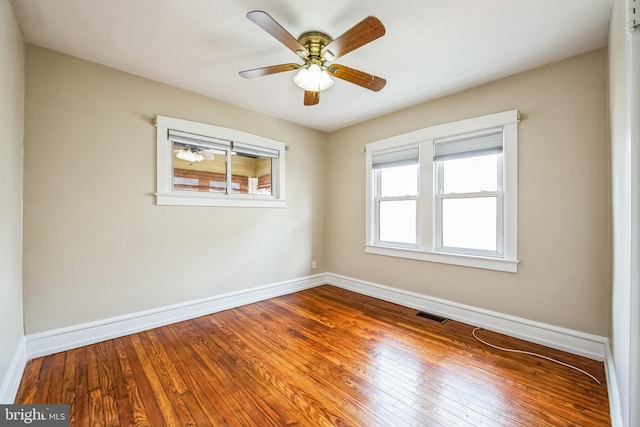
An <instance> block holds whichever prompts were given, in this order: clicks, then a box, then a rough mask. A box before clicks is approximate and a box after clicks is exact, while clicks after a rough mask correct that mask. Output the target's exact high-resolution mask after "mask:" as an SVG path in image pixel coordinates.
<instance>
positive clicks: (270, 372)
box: [16, 285, 610, 427]
mask: <svg viewBox="0 0 640 427" xmlns="http://www.w3.org/2000/svg"><path fill="white" fill-rule="evenodd" d="M473 329H474V328H473V327H472V326H469V325H465V324H462V323H458V322H455V321H451V320H450V321H447V322H446V323H444V324H439V323H437V322H434V321H432V320H429V319H425V318H422V317H419V316H416V311H415V310H412V309H408V308H405V307H401V306H398V305H395V304H390V303H386V302H383V301H380V300H377V299H374V298H369V297H366V296H362V295H359V294H356V293H352V292H349V291H345V290H342V289H339V288H335V287H332V286H328V285H327V286H320V287H317V288H313V289H310V290H306V291H302V292H298V293H295V294H291V295H286V296H282V297H278V298H273V299H270V300H267V301H262V302H259V303H255V304H251V305H247V306H243V307H239V308H236V309H232V310H227V311H223V312H220V313H215V314H212V315H209V316H203V317H200V318H197V319H194V320H190V321H186V322H181V323H176V324H173V325H169V326H165V327H162V328H158V329H153V330H150V331H146V332H141V333H138V334H134V335H129V336H126V337H122V338H117V339H113V340H109V341H105V342H101V343H98V344H94V345H89V346H86V347H82V348H78V349H74V350H70V351H66V352H62V353H57V354H54V355H51V356H47V357H43V358H38V359H34V360H32V361H30V362H29V363H28V365H27V368H26V370H25V373H24V377H23V379H22V383H21V385H20V389H19V391H18V396H17V399H16V403H68V404H70V409H71V411H70V414H71V425H73V426H133V425H136V426H154V427H155V426H169V427H173V426H196V425H197V426H260V427H264V426H289V425H298V426H367V427H369V426H394V427H397V426H510V427H511V426H535V427H544V426H554V427H557V426H581V427H589V426H608V425H610V421H609V404H608V398H607V388H606V384H605V376H604V367H603V364H602V363H599V362H595V361H592V360H589V359H585V358H581V357H578V356H573V355H569V354H566V353H563V352H560V351H556V350H553V349H549V348H546V347H542V346H538V345H535V344H531V343H527V342H524V341H520V340H516V339H512V338H508V337H505V336H502V335H499V334H495V333H492V332H489V331H484V330H482V331H478V336H479V337H481V338H482V339H484V340H486V341H488V342H490V343H492V344H496V345H499V346H503V347H511V348H517V349H521V350H526V351H533V352H538V353H541V354H544V355H546V356H548V357H553V358H557V359H560V360H562V361H564V362H567V363H571V364H573V365H576V366H578V367H579V368H581V369H583V370H585V371H587V372H589V373H591V374H593V375H594V376H596V377H597V378H598V379H599V380H600V382H601V383H602V384H601V385H598V384H597V383H596V382H595V381H593V380H592V379H591V378H589V377H587V376H585V375H583V374H581V373H579V372H577V371H574V370H572V369H568V368H566V367H563V366H560V365H557V364H555V363H552V362H548V361H546V360H543V359H539V358H532V357H531V356H526V355H522V354H514V353H507V352H502V351H499V350H494V349H492V348H490V347H487V346H485V345H484V344H481V343H480V342H478V341H476V340H475V339H474V338H473V337H472V335H471V332H472V330H473Z"/></svg>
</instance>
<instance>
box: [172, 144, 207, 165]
mask: <svg viewBox="0 0 640 427" xmlns="http://www.w3.org/2000/svg"><path fill="white" fill-rule="evenodd" d="M176 157H177V158H178V159H180V160H184V161H185V162H189V163H194V162H201V161H203V160H204V156H203V155H202V154H200V153H196V152H195V151H192V150H191V149H189V148H185V149H182V150H178V152H177V153H176Z"/></svg>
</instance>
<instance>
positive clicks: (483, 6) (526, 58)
mask: <svg viewBox="0 0 640 427" xmlns="http://www.w3.org/2000/svg"><path fill="white" fill-rule="evenodd" d="M14 3H15V9H16V13H17V15H18V20H19V22H20V25H21V27H22V30H23V32H24V35H25V39H26V41H27V42H29V43H32V44H35V45H38V46H43V47H46V48H50V49H53V50H57V51H60V52H64V53H67V54H69V55H73V56H76V57H79V58H83V59H86V60H89V61H93V62H97V63H99V64H103V65H107V66H109V67H113V68H116V69H119V70H123V71H127V72H129V73H132V74H136V75H139V76H143V77H147V78H150V79H153V80H157V81H160V82H164V83H168V84H170V85H173V86H177V87H180V88H184V89H187V90H190V91H193V92H197V93H201V94H204V95H208V96H211V97H213V98H217V99H220V100H224V101H227V102H229V103H232V104H236V105H239V106H242V107H245V108H248V109H251V110H254V111H258V112H261V113H264V114H268V115H271V116H275V117H279V118H282V119H286V120H289V121H292V122H295V123H299V124H302V125H305V126H308V127H311V128H315V129H319V130H323V131H327V132H329V131H333V130H336V129H340V128H342V127H345V126H348V125H351V124H355V123H358V122H361V121H364V120H367V119H370V118H373V117H377V116H380V115H383V114H386V113H389V112H392V111H396V110H399V109H402V108H405V107H408V106H411V105H416V104H419V103H421V102H424V101H427V100H429V99H433V98H436V97H439V96H442V95H445V94H449V93H453V92H456V91H459V90H462V89H465V88H468V87H472V86H475V85H478V84H482V83H485V82H489V81H492V80H495V79H498V78H501V77H505V76H508V75H511V74H515V73H518V72H521V71H524V70H527V69H531V68H534V67H538V66H540V65H544V64H547V63H551V62H554V61H558V60H560V59H564V58H568V57H570V56H573V55H576V54H579V53H582V52H587V51H589V50H593V49H596V48H599V47H603V46H605V45H606V43H607V31H608V19H609V9H610V0H534V1H531V0H529V1H525V0H482V1H471V0H398V1H393V2H392V1H384V2H383V1H376V2H374V1H371V0H324V1H308V0H297V1H293V0H285V1H283V0H278V1H276V0H14ZM251 10H264V11H266V12H267V13H269V14H270V15H271V16H272V17H273V18H274V19H275V20H276V21H278V22H279V23H280V24H281V25H282V26H283V27H284V28H285V29H286V30H287V31H289V33H291V34H292V35H293V36H294V37H298V36H299V35H300V34H301V33H303V32H305V31H310V30H318V31H322V32H325V33H327V34H329V35H330V36H332V37H333V38H336V37H338V36H339V35H341V34H342V33H344V32H345V31H346V30H348V29H349V28H351V27H352V26H353V25H355V24H356V23H357V22H359V21H361V20H362V19H363V18H365V17H366V16H368V15H373V16H376V17H378V18H379V19H380V20H381V21H382V22H383V24H384V25H385V27H386V34H385V35H384V36H383V37H382V38H380V39H377V40H375V41H373V42H371V43H369V44H367V45H365V46H363V47H361V48H360V49H357V50H355V51H353V52H351V53H349V54H347V55H345V56H343V57H341V58H339V59H338V61H337V62H338V63H340V64H344V65H346V66H348V67H351V68H356V69H359V70H362V71H366V72H368V73H371V74H375V75H378V76H381V77H384V78H386V79H387V85H386V87H385V88H384V89H382V91H380V92H371V91H368V90H366V89H363V88H361V87H359V86H356V85H353V84H350V83H347V82H345V81H342V80H338V79H334V80H335V84H334V85H333V87H331V88H330V89H328V90H326V91H324V92H322V93H321V96H320V104H319V105H315V106H311V107H305V106H303V105H302V100H303V91H302V90H301V89H299V88H298V87H297V86H295V85H294V83H293V81H292V79H293V76H294V75H295V72H289V73H280V74H274V75H270V76H266V77H261V78H257V79H253V80H247V79H244V78H242V77H240V76H239V75H238V71H241V70H245V69H252V68H258V67H262V66H267V65H276V64H281V63H289V62H298V63H300V62H301V61H299V60H298V58H297V56H296V55H295V54H293V53H292V52H291V51H290V50H288V49H287V48H286V47H284V46H283V45H281V44H280V43H279V42H278V41H276V39H274V38H273V37H271V36H270V35H269V34H267V33H266V32H264V31H263V30H262V29H261V28H260V27H258V26H257V25H255V24H254V23H253V22H251V21H249V20H248V19H247V18H246V14H247V12H249V11H251Z"/></svg>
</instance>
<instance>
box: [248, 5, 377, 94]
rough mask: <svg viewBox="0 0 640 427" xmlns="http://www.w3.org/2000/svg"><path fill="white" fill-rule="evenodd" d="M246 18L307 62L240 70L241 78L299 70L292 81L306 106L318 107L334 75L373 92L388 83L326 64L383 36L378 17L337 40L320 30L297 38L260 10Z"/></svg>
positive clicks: (372, 76)
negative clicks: (321, 95) (299, 90)
mask: <svg viewBox="0 0 640 427" xmlns="http://www.w3.org/2000/svg"><path fill="white" fill-rule="evenodd" d="M247 18H249V20H251V21H252V22H254V23H255V24H256V25H258V26H259V27H260V28H262V29H263V30H264V31H266V32H267V33H269V34H270V35H272V36H273V37H274V38H275V39H276V40H278V41H279V42H280V43H282V44H284V45H285V46H286V47H287V48H289V50H291V51H292V52H293V53H295V54H296V55H298V56H299V57H300V58H301V59H302V60H303V61H304V63H303V64H293V63H292V64H281V65H272V66H269V67H262V68H255V69H252V70H245V71H240V76H242V77H244V78H247V79H252V78H255V77H262V76H267V75H269V74H275V73H281V72H286V71H293V70H299V71H298V73H297V74H296V76H295V77H294V78H293V81H294V83H295V84H296V85H297V86H299V87H300V88H302V89H303V90H304V91H305V93H304V105H316V104H318V102H320V91H321V90H325V89H328V88H330V87H331V86H332V85H333V80H332V79H331V76H333V77H336V78H339V79H342V80H345V81H348V82H350V83H353V84H356V85H358V86H361V87H364V88H365V89H369V90H372V91H374V92H377V91H379V90H381V89H382V88H383V87H384V86H385V84H386V83H387V81H386V80H385V79H383V78H381V77H377V76H374V75H373V74H369V73H365V72H363V71H359V70H356V69H353V68H349V67H346V66H344V65H340V64H327V62H330V61H333V60H334V59H337V58H339V57H341V56H344V55H346V54H347V53H349V52H351V51H353V50H355V49H357V48H359V47H362V46H364V45H365V44H367V43H369V42H371V41H373V40H375V39H377V38H379V37H382V36H383V35H384V33H385V29H384V25H382V22H380V20H379V19H378V18H376V17H373V16H369V17H367V18H365V19H363V20H362V21H360V22H359V23H358V24H356V25H355V26H353V27H352V28H351V29H349V30H347V31H346V32H345V33H344V34H342V35H341V36H340V37H338V38H337V39H335V40H333V39H331V37H329V36H328V35H327V34H325V33H321V32H318V31H308V32H305V33H303V34H302V35H301V36H300V37H299V38H298V39H296V38H294V37H293V36H292V35H291V34H289V33H288V32H287V30H285V29H284V28H283V27H282V26H281V25H280V24H278V22H276V20H275V19H273V18H272V17H271V16H270V15H269V14H268V13H266V12H263V11H261V10H254V11H252V12H249V13H248V14H247Z"/></svg>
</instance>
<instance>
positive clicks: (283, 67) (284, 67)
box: [239, 63, 300, 79]
mask: <svg viewBox="0 0 640 427" xmlns="http://www.w3.org/2000/svg"><path fill="white" fill-rule="evenodd" d="M298 68H300V65H298V64H293V63H291V64H280V65H271V66H269V67H262V68H254V69H253V70H244V71H240V73H239V74H240V75H241V76H242V77H244V78H245V79H254V78H256V77H262V76H268V75H269V74H275V73H282V72H285V71H293V70H297V69H298Z"/></svg>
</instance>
